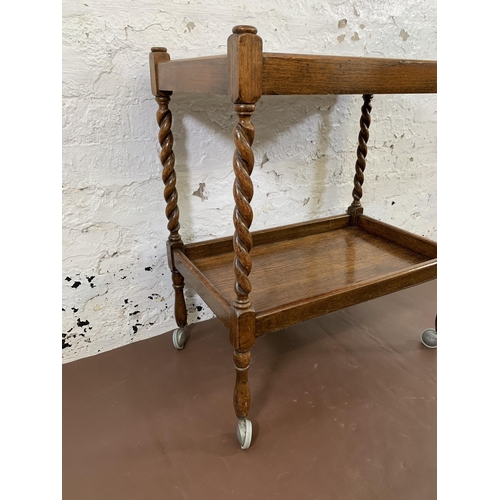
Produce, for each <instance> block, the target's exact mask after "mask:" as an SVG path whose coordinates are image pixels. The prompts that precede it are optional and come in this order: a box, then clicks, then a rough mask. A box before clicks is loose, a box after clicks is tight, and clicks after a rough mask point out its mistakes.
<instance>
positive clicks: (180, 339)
mask: <svg viewBox="0 0 500 500" xmlns="http://www.w3.org/2000/svg"><path fill="white" fill-rule="evenodd" d="M172 340H173V342H174V347H175V348H176V349H179V350H180V349H183V348H184V345H185V344H186V334H185V333H184V328H177V329H176V330H174V333H173V335H172Z"/></svg>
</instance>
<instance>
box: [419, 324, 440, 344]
mask: <svg viewBox="0 0 500 500" xmlns="http://www.w3.org/2000/svg"><path fill="white" fill-rule="evenodd" d="M421 340H422V344H424V345H425V347H428V348H429V349H435V348H436V347H437V333H436V330H434V328H427V330H424V331H423V332H422V337H421Z"/></svg>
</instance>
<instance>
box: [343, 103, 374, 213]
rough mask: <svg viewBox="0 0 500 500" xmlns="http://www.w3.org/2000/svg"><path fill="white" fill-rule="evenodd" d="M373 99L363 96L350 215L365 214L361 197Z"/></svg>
mask: <svg viewBox="0 0 500 500" xmlns="http://www.w3.org/2000/svg"><path fill="white" fill-rule="evenodd" d="M372 98H373V94H363V101H364V104H363V106H362V107H361V118H360V120H359V126H360V131H359V135H358V149H357V153H356V154H357V160H356V174H355V176H354V189H353V190H352V197H353V201H352V203H351V206H350V209H349V213H353V214H357V213H363V208H362V207H361V201H360V200H361V197H362V196H363V189H362V186H363V182H364V180H365V176H364V174H363V172H364V171H365V168H366V155H367V153H368V148H367V145H366V144H367V142H368V139H369V137H370V134H369V132H368V129H369V127H370V123H371V117H370V112H371V110H372V106H371V104H370V101H371V100H372Z"/></svg>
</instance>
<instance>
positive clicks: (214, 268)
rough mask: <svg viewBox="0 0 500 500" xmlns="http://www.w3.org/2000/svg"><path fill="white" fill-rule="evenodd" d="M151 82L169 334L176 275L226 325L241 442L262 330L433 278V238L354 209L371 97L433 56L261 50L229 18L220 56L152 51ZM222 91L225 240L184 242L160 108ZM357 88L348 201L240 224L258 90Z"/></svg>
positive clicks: (409, 85)
mask: <svg viewBox="0 0 500 500" xmlns="http://www.w3.org/2000/svg"><path fill="white" fill-rule="evenodd" d="M150 69H151V87H152V91H153V94H154V95H155V97H156V100H157V102H158V105H159V108H158V112H157V122H158V125H159V127H160V131H159V142H160V145H161V153H160V159H161V163H162V165H163V175H162V177H163V182H164V184H165V190H164V196H165V201H166V203H167V207H166V215H167V219H168V230H169V237H168V243H167V251H168V263H169V266H170V269H171V271H172V281H173V287H174V290H175V319H176V322H177V325H178V327H179V329H178V330H176V331H175V332H174V344H175V346H176V347H177V348H182V347H183V345H184V335H183V328H184V327H185V326H186V323H187V311H186V303H185V299H184V293H183V288H184V281H186V282H187V283H189V285H190V286H191V287H192V288H193V289H194V290H196V292H197V293H198V294H199V295H200V296H201V298H202V299H203V300H204V301H205V302H206V303H207V305H208V306H209V307H210V308H211V309H212V311H213V312H214V313H215V314H216V315H217V317H218V318H219V319H220V320H221V321H222V322H223V323H224V325H225V326H226V327H227V328H228V330H229V333H230V341H231V344H232V346H233V348H234V365H235V369H236V384H235V389H234V408H235V412H236V416H237V417H238V419H239V424H238V438H239V440H240V444H241V446H242V448H248V446H249V445H250V441H251V423H250V421H249V420H248V419H247V415H248V411H249V408H250V387H249V382H248V369H249V365H250V349H251V347H252V346H253V344H254V343H255V339H256V338H257V337H258V336H260V335H264V334H265V333H269V332H273V331H276V330H280V329H282V328H285V327H287V326H290V325H293V324H296V323H299V322H302V321H305V320H307V319H310V318H314V317H316V316H319V315H322V314H326V313H329V312H332V311H335V310H338V309H341V308H344V307H347V306H350V305H353V304H357V303H360V302H364V301H366V300H370V299H373V298H375V297H379V296H382V295H386V294H389V293H392V292H396V291H398V290H401V289H403V288H407V287H410V286H413V285H417V284H419V283H423V282H425V281H428V280H432V279H435V278H436V277H437V245H436V243H435V242H433V241H430V240H428V239H425V238H422V237H419V236H416V235H414V234H411V233H409V232H407V231H403V230H401V229H398V228H396V227H393V226H391V225H389V224H385V223H383V222H380V221H377V220H375V219H372V218H370V217H368V216H366V215H365V214H364V213H363V208H362V206H361V197H362V195H363V191H362V185H363V180H364V176H363V172H364V170H365V166H366V155H367V142H368V139H369V133H368V129H369V127H370V111H371V100H372V97H373V94H406V93H410V94H413V93H436V92H437V63H436V61H423V60H403V59H382V58H366V57H339V56H319V55H296V54H276V53H266V52H263V51H262V39H261V38H260V37H259V36H258V35H257V30H256V29H255V28H254V27H252V26H235V27H234V28H233V34H232V35H231V36H229V38H228V42H227V55H221V56H213V57H201V58H195V59H184V60H177V61H171V60H170V56H169V54H168V53H167V50H166V49H165V48H161V47H155V48H152V50H151V54H150ZM176 91H182V92H196V93H209V94H223V95H228V96H229V98H230V99H231V100H232V102H233V103H234V109H235V111H236V113H237V116H238V122H237V123H236V125H235V127H234V131H233V136H234V143H235V153H234V157H233V167H234V173H235V181H234V189H233V193H234V200H235V209H234V215H233V221H234V226H235V232H234V237H232V238H231V237H229V238H220V239H216V240H211V241H204V242H200V243H193V244H189V245H185V244H184V243H183V242H182V239H181V236H180V234H179V228H180V225H179V209H178V204H177V190H176V175H175V169H174V164H175V157H174V153H173V136H172V131H171V126H172V114H171V112H170V110H169V108H168V105H169V102H170V96H171V95H172V93H173V92H176ZM271 94H272V95H278V94H279V95H290V94H295V95H299V94H300V95H303V94H361V95H362V96H363V105H362V108H361V119H360V132H359V137H358V148H357V161H356V165H355V176H354V189H353V202H352V204H351V205H350V207H349V208H348V210H347V213H346V214H345V215H338V216H334V217H328V218H324V219H320V220H315V221H310V222H304V223H300V224H293V225H288V226H284V227H279V228H273V229H266V230H264V231H257V232H251V231H250V227H251V224H252V217H253V213H252V208H251V205H250V202H251V200H252V196H253V184H252V180H251V177H250V176H251V173H252V169H253V166H254V156H253V152H252V142H253V139H254V127H253V125H252V122H251V116H252V113H253V112H254V110H255V105H256V103H257V101H258V100H259V98H260V97H261V96H262V95H271Z"/></svg>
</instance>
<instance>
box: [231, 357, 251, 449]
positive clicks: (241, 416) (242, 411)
mask: <svg viewBox="0 0 500 500" xmlns="http://www.w3.org/2000/svg"><path fill="white" fill-rule="evenodd" d="M233 359H234V368H235V369H236V383H235V386H234V396H233V402H234V411H235V413H236V416H237V417H238V427H237V429H236V435H237V437H238V441H239V443H240V446H241V448H242V449H243V450H246V449H247V448H249V447H250V444H251V442H252V422H251V421H250V420H248V419H247V418H246V417H247V415H248V411H249V410H250V385H249V383H248V369H249V367H250V351H234V355H233Z"/></svg>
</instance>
